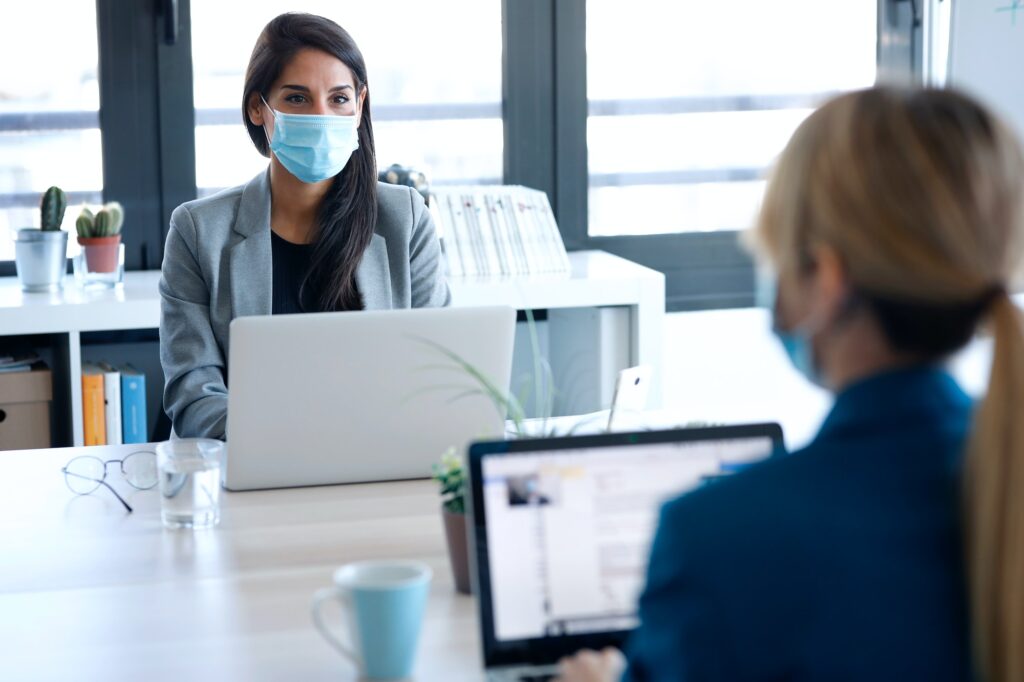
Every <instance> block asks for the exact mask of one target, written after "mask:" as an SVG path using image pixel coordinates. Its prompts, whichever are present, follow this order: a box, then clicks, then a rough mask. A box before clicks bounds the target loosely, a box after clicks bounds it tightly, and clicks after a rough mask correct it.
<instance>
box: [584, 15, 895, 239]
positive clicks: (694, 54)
mask: <svg viewBox="0 0 1024 682" xmlns="http://www.w3.org/2000/svg"><path fill="white" fill-rule="evenodd" d="M876 4H877V3H874V2H846V3H835V2H821V1H820V0H776V1H775V2H764V0H736V1H735V2H728V3H726V2H703V1H699V0H676V1H675V2H671V3H669V2H663V1H662V0H634V1H633V2H631V3H629V4H628V6H627V5H625V4H623V3H622V2H621V1H620V0H588V2H587V96H588V100H589V118H588V123H587V144H588V155H589V175H590V226H589V230H590V234H591V235H594V236H614V235H636V234H665V233H672V232H693V231H707V230H735V229H743V228H745V227H747V226H748V225H749V224H750V222H751V220H752V219H753V217H754V215H755V213H756V210H757V206H758V204H759V202H760V199H761V194H762V193H763V190H764V181H763V179H762V178H763V177H764V173H765V170H766V169H767V167H768V166H769V165H770V164H771V162H772V160H773V159H774V158H775V156H776V155H777V154H778V153H779V152H780V151H781V150H782V148H783V146H784V145H785V143H786V141H787V140H788V139H789V137H790V135H792V133H793V130H794V129H795V128H796V126H798V125H799V124H800V122H801V121H802V120H803V119H804V118H805V117H806V116H807V115H808V114H809V113H810V112H811V111H812V110H813V108H814V107H815V106H816V105H817V104H818V103H820V102H821V101H822V100H823V99H825V98H826V97H828V96H829V95H830V94H833V93H836V92H839V91H843V90H850V89H854V88H860V87H866V86H869V85H871V84H872V83H873V82H874V79H875V47H876V42H877V40H876V33H877V26H876V7H875V6H876ZM809 29H813V30H809Z"/></svg>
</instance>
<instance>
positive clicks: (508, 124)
mask: <svg viewBox="0 0 1024 682" xmlns="http://www.w3.org/2000/svg"><path fill="white" fill-rule="evenodd" d="M928 1H938V0H877V2H878V17H879V19H878V45H879V48H878V60H877V61H878V74H879V76H878V78H879V80H880V81H886V82H892V81H897V82H920V81H921V72H922V66H921V65H922V57H921V56H922V42H923V41H922V40H921V38H920V36H921V21H920V19H921V18H920V15H919V11H921V8H922V5H923V3H925V2H928ZM503 5H504V7H503V15H502V16H503V20H504V21H503V24H504V25H503V35H504V40H505V62H504V65H503V70H504V77H505V84H504V93H505V144H506V150H507V152H506V159H505V182H506V183H509V184H525V185H529V186H531V187H536V188H538V189H542V190H544V191H545V192H547V194H548V197H549V198H550V200H551V205H552V209H553V210H554V212H555V216H556V219H557V220H558V225H559V228H560V230H561V232H562V237H563V239H564V241H565V243H566V247H567V248H569V249H570V250H577V249H600V250H603V251H608V252H610V253H614V254H616V255H619V256H622V257H623V258H627V259H629V260H632V261H635V262H637V263H640V264H642V265H646V266H647V267H650V268H653V269H655V270H659V271H660V272H662V273H664V274H665V288H666V291H665V301H666V308H667V309H668V310H669V311H677V310H701V309H709V308H734V307H748V306H751V305H753V304H754V267H753V263H752V262H751V259H750V257H749V255H748V254H747V253H746V252H745V251H744V250H743V249H742V248H741V246H740V244H739V233H738V232H735V231H716V232H692V233H678V234H667V235H641V236H621V237H618V236H616V237H609V236H591V235H590V234H589V231H588V199H589V197H588V193H589V175H588V174H589V166H588V163H587V115H588V107H589V103H588V100H587V90H586V83H587V77H586V76H587V58H586V0H503ZM526 86H528V87H526ZM513 142H514V144H513Z"/></svg>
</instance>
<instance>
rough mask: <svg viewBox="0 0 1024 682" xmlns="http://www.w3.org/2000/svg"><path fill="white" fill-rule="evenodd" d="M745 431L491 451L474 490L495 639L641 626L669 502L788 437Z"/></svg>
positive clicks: (501, 642) (490, 634) (489, 635)
mask: <svg viewBox="0 0 1024 682" xmlns="http://www.w3.org/2000/svg"><path fill="white" fill-rule="evenodd" d="M737 428H739V429H744V428H751V427H724V428H723V429H699V430H689V431H674V432H662V434H661V435H662V436H663V437H662V438H654V437H653V434H648V441H647V442H643V441H642V440H641V439H640V438H639V436H640V435H641V434H636V435H635V437H634V438H628V437H626V438H623V437H622V436H624V435H625V434H611V435H608V436H598V437H583V438H570V439H551V440H548V441H533V442H532V444H529V443H520V444H518V445H520V446H525V447H528V448H529V449H528V450H523V451H519V452H516V451H514V449H515V446H516V444H515V443H513V444H512V445H511V446H510V448H509V449H510V451H509V452H490V453H483V454H480V455H479V457H478V458H477V459H478V461H477V462H476V463H475V464H474V465H473V466H474V472H473V473H474V475H475V476H478V479H477V481H475V482H474V486H473V487H474V495H475V501H474V504H475V505H476V504H479V505H480V506H481V507H482V511H483V514H479V515H478V516H479V517H482V520H483V528H478V531H477V541H478V554H477V561H478V565H479V568H480V569H484V568H485V567H484V566H482V565H480V564H481V563H486V570H480V576H479V578H480V580H479V581H478V582H479V583H480V585H481V587H482V591H481V594H482V597H481V599H482V601H486V602H487V608H486V609H484V608H483V607H484V605H483V604H482V605H481V607H482V609H483V610H482V613H481V615H482V617H486V618H487V619H488V622H487V624H486V626H485V628H484V630H485V632H484V639H485V645H486V643H487V640H488V639H491V640H492V644H493V645H494V647H495V648H496V649H501V648H503V647H507V646H508V645H513V646H515V645H516V644H517V643H522V642H524V641H537V640H544V641H549V642H550V641H551V640H552V639H564V638H571V639H576V638H578V637H588V636H598V637H600V636H602V635H606V634H608V633H623V632H625V631H628V630H631V629H633V628H634V627H636V626H637V624H638V619H637V612H636V611H637V600H638V598H639V595H640V592H641V590H642V589H643V584H644V578H645V575H646V569H647V557H648V553H649V550H650V545H651V541H652V540H653V536H654V531H655V526H656V525H657V520H658V513H659V509H660V507H661V505H662V504H663V503H664V502H665V501H666V500H668V499H670V498H672V497H674V496H676V495H679V494H681V493H683V492H686V491H688V490H692V489H694V488H696V487H698V486H700V485H704V484H707V483H708V482H709V481H710V480H713V479H714V478H717V477H720V476H723V475H726V474H727V473H729V472H731V471H735V470H737V469H739V468H742V467H743V466H747V465H749V464H751V463H754V462H756V461H759V460H762V459H764V458H766V457H769V456H770V455H772V454H773V452H775V451H776V449H777V448H778V447H779V446H780V445H781V442H780V441H781V432H778V433H775V432H772V431H771V430H766V428H765V427H762V428H760V429H757V428H756V427H754V431H750V432H746V433H742V434H741V433H737V432H735V429H737ZM774 429H775V431H777V430H778V427H774ZM730 430H731V431H732V432H730ZM715 432H717V433H715ZM669 434H674V435H669ZM666 435H668V437H667V438H665V437H664V436H666ZM698 435H699V436H701V437H694V436H698ZM716 436H717V437H716ZM477 498H478V499H477ZM475 508H478V507H475ZM478 521H479V519H478ZM481 541H483V543H484V546H485V548H486V552H484V553H481V552H479V549H480V547H479V543H480V542H481ZM619 639H621V636H620V637H618V638H616V641H618V640H619ZM523 662H526V661H523ZM529 662H545V661H538V660H534V661H529Z"/></svg>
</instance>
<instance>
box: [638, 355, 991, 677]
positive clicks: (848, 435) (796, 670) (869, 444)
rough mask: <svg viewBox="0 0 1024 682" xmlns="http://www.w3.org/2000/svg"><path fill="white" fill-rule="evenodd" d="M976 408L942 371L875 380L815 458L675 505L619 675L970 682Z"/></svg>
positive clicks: (798, 458) (815, 445)
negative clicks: (963, 504)
mask: <svg viewBox="0 0 1024 682" xmlns="http://www.w3.org/2000/svg"><path fill="white" fill-rule="evenodd" d="M971 412H972V403H971V401H970V399H969V398H968V397H967V396H966V395H965V394H964V393H963V391H962V390H961V389H960V387H959V386H957V384H956V382H955V381H954V380H953V379H952V378H951V377H950V376H949V375H948V374H946V373H945V372H943V371H941V370H940V369H937V368H931V367H916V368H912V369H904V370H899V371H895V372H891V373H886V374H881V375H878V376H875V377H872V378H869V379H867V380H864V381H861V382H859V383H857V384H855V385H853V386H851V387H850V388H848V389H846V390H844V391H843V392H842V393H841V394H840V395H839V396H837V398H836V402H835V406H834V407H833V409H832V411H831V413H830V414H829V416H828V418H827V419H826V420H825V423H824V424H823V425H822V428H821V431H820V432H819V434H818V436H817V438H816V439H815V440H814V441H813V442H812V443H811V444H810V445H809V446H808V447H807V448H806V449H804V450H801V451H798V452H795V453H793V454H792V455H788V456H783V457H779V458H776V459H773V460H770V461H768V462H765V463H763V464H760V465H757V466H755V467H753V468H751V469H750V470H748V471H745V472H743V473H741V474H738V475H735V476H733V477H731V478H729V479H726V480H723V481H721V482H719V483H713V484H711V485H709V486H708V487H705V488H701V489H699V490H697V491H694V492H692V493H690V494H688V495H684V496H683V497H680V498H678V499H676V500H673V501H671V502H669V503H668V504H666V505H665V506H664V508H663V509H662V512H661V520H660V523H659V526H658V531H657V534H656V537H655V540H654V544H653V546H652V549H651V560H650V567H649V570H648V576H647V586H646V588H645V591H644V593H643V596H642V597H641V600H640V618H641V625H640V627H639V628H638V629H637V630H636V632H634V633H633V636H632V637H631V638H630V642H629V646H628V648H627V654H628V658H629V668H628V670H627V671H626V675H625V678H624V679H627V680H637V681H640V680H659V681H660V680H666V681H667V680H671V681H673V682H678V681H681V680H730V682H738V681H741V680H830V681H839V680H873V681H878V680H900V681H901V682H903V681H906V680H930V681H932V682H934V681H936V680H969V679H971V672H970V670H971V663H970V651H969V633H968V613H967V597H966V586H965V583H964V580H965V578H964V574H963V566H962V556H961V555H962V551H963V550H962V546H961V538H960V523H959V513H958V510H959V509H960V502H959V500H960V495H959V490H960V488H959V486H960V477H959V471H960V462H961V454H962V449H963V447H964V443H965V438H966V435H967V432H968V429H969V426H970V418H971Z"/></svg>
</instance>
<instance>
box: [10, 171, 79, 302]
mask: <svg viewBox="0 0 1024 682" xmlns="http://www.w3.org/2000/svg"><path fill="white" fill-rule="evenodd" d="M67 206H68V200H67V195H65V194H64V191H63V190H62V189H61V188H60V187H51V188H49V189H48V190H46V191H45V192H43V196H42V200H41V201H40V205H39V212H40V214H41V215H40V223H39V228H34V227H25V228H22V229H20V230H18V235H17V238H16V241H15V244H14V262H15V267H16V268H17V270H18V281H20V282H21V288H22V289H24V290H25V291H53V290H55V289H57V288H59V287H60V285H61V281H62V280H63V279H64V272H65V271H66V270H67V253H68V233H67V232H65V231H64V230H62V229H60V226H61V223H63V222H64V211H65V209H67Z"/></svg>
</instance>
